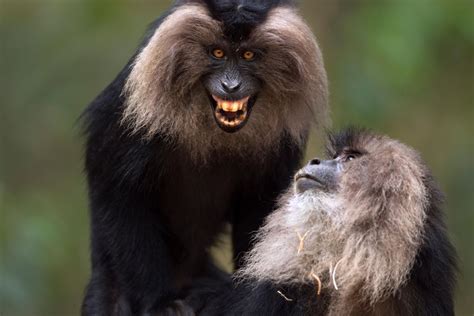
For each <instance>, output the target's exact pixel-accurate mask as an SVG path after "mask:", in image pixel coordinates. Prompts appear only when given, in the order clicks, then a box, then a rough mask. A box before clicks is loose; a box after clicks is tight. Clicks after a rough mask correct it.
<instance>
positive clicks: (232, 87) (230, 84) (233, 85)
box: [221, 80, 242, 93]
mask: <svg viewBox="0 0 474 316" xmlns="http://www.w3.org/2000/svg"><path fill="white" fill-rule="evenodd" d="M221 84H222V88H224V91H225V92H227V93H233V92H236V91H237V90H239V88H240V86H241V85H242V83H241V82H240V81H239V80H222V81H221Z"/></svg>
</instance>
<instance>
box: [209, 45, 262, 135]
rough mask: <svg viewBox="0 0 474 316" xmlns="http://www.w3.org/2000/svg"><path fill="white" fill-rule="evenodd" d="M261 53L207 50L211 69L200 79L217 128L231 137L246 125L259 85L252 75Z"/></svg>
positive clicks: (236, 49)
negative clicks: (231, 134)
mask: <svg viewBox="0 0 474 316" xmlns="http://www.w3.org/2000/svg"><path fill="white" fill-rule="evenodd" d="M260 57H261V52H259V51H257V50H252V49H249V48H245V47H242V46H237V45H232V46H227V47H225V45H222V46H215V47H210V48H209V58H210V60H211V66H210V69H209V72H208V73H207V74H206V75H205V76H204V78H203V84H204V87H205V88H206V90H207V93H208V96H209V101H210V105H211V108H212V111H213V114H214V118H215V120H216V123H217V125H219V127H220V128H222V129H223V130H224V131H226V132H228V133H233V132H236V131H238V130H239V129H241V128H242V127H244V125H245V123H247V121H248V119H249V117H250V113H251V111H252V107H253V106H254V104H255V102H256V101H257V95H258V92H259V91H260V88H261V81H260V80H259V79H258V78H257V77H256V76H255V75H254V74H255V67H256V63H257V62H258V60H259V58H260Z"/></svg>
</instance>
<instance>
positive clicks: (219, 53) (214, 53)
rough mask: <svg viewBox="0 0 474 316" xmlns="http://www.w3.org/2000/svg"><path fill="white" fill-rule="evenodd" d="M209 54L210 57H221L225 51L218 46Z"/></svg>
mask: <svg viewBox="0 0 474 316" xmlns="http://www.w3.org/2000/svg"><path fill="white" fill-rule="evenodd" d="M211 54H212V57H214V58H217V59H222V58H224V57H225V52H224V51H223V50H222V49H220V48H215V49H213V50H212V52H211Z"/></svg>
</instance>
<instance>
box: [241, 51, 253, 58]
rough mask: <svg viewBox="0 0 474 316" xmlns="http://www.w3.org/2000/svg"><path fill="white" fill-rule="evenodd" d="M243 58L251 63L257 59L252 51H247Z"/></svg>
mask: <svg viewBox="0 0 474 316" xmlns="http://www.w3.org/2000/svg"><path fill="white" fill-rule="evenodd" d="M242 57H243V58H244V59H245V60H247V61H251V60H253V59H254V58H255V53H254V52H252V51H250V50H247V51H245V52H244V54H243V55H242Z"/></svg>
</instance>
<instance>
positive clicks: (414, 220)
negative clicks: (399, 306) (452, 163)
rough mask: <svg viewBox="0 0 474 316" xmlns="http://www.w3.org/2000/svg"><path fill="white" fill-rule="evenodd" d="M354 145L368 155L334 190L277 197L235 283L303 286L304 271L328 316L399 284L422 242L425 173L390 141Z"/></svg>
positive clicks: (383, 294) (378, 299)
mask: <svg viewBox="0 0 474 316" xmlns="http://www.w3.org/2000/svg"><path fill="white" fill-rule="evenodd" d="M358 146H359V147H362V148H364V149H366V150H367V151H368V154H367V155H365V156H362V157H361V158H358V159H356V160H355V161H353V162H351V163H349V164H347V166H346V167H345V169H344V171H343V175H342V178H341V183H340V188H339V190H338V191H337V192H335V193H332V194H327V193H324V192H322V191H311V192H308V191H307V192H304V193H303V194H296V193H293V191H290V192H288V193H287V194H286V195H285V196H284V197H283V198H282V201H281V206H280V208H279V209H278V210H276V211H275V212H274V213H273V214H272V215H270V216H269V218H268V219H267V222H266V224H265V226H264V227H263V228H262V229H261V230H260V232H259V235H258V238H257V243H256V245H255V247H254V249H253V250H252V251H251V253H250V254H249V256H248V258H247V264H246V265H245V266H244V268H243V269H242V270H241V271H239V272H238V274H237V276H238V277H239V278H244V279H245V278H252V279H254V278H257V279H260V280H272V281H274V282H276V283H309V282H313V281H314V280H312V279H311V275H310V273H311V271H312V272H313V273H314V274H315V275H316V276H318V277H319V278H321V279H322V280H323V286H322V291H329V293H331V294H332V297H333V298H334V300H333V303H332V305H331V308H330V309H331V315H343V314H344V315H348V314H351V311H350V310H348V309H350V308H352V307H353V306H355V305H354V303H347V302H348V301H350V300H353V299H354V297H357V298H358V300H361V301H362V302H365V303H366V304H367V305H368V306H370V305H371V304H375V303H376V302H377V303H379V302H381V301H383V300H384V299H386V298H387V297H388V296H390V295H393V294H395V293H396V291H397V290H398V289H399V288H400V287H401V286H403V285H404V284H405V283H406V281H407V277H408V276H409V272H410V271H411V269H412V267H413V264H414V261H415V257H416V255H417V253H418V251H419V248H420V245H421V244H422V242H423V233H424V225H425V218H426V207H427V195H428V192H427V189H426V187H425V185H424V182H423V179H424V177H425V176H426V169H425V167H424V165H423V164H422V162H421V160H420V158H419V157H418V154H417V153H416V152H415V151H414V150H413V149H411V148H409V147H407V146H405V145H403V144H401V143H399V142H397V141H395V140H391V139H389V138H386V137H378V136H372V135H368V136H367V137H364V138H361V139H359V140H358ZM298 234H299V235H300V236H302V235H303V234H304V235H305V238H304V247H303V249H300V248H301V241H300V239H301V238H299V237H298ZM298 252H299V253H298ZM337 262H339V264H338V268H337V271H336V273H334V270H332V269H334V267H335V265H336V263H337ZM330 270H332V271H330ZM331 272H333V273H331ZM333 276H334V279H335V280H334V282H333V280H332V277H333ZM336 287H337V288H338V290H336Z"/></svg>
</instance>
